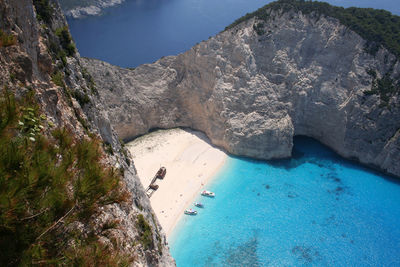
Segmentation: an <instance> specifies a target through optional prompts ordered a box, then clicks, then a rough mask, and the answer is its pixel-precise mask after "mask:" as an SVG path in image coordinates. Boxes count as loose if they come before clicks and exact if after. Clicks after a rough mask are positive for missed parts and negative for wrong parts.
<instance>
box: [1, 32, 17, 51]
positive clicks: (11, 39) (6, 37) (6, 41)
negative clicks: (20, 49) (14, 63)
mask: <svg viewBox="0 0 400 267" xmlns="http://www.w3.org/2000/svg"><path fill="white" fill-rule="evenodd" d="M16 43H17V38H16V37H15V36H14V35H12V34H6V33H5V32H3V31H2V30H1V29H0V47H7V46H11V45H15V44H16Z"/></svg>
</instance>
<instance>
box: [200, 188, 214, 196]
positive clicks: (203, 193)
mask: <svg viewBox="0 0 400 267" xmlns="http://www.w3.org/2000/svg"><path fill="white" fill-rule="evenodd" d="M201 195H202V196H206V197H215V194H214V193H213V192H211V191H207V190H204V191H203V192H201Z"/></svg>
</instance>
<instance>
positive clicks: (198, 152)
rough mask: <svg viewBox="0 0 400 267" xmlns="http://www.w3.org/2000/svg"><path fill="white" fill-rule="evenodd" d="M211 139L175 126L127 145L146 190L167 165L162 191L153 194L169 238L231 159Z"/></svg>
mask: <svg viewBox="0 0 400 267" xmlns="http://www.w3.org/2000/svg"><path fill="white" fill-rule="evenodd" d="M207 140H208V139H207V137H206V136H205V135H204V134H202V133H199V132H194V131H186V130H182V129H171V130H159V131H156V132H152V133H150V134H147V135H145V136H142V137H139V138H137V139H135V140H134V141H132V142H130V143H128V144H127V147H128V149H129V151H130V152H131V154H132V157H133V160H134V164H135V167H136V169H137V172H138V175H139V177H140V180H141V182H142V184H143V187H144V188H145V189H146V188H147V187H148V186H149V184H150V182H151V180H152V178H153V177H154V175H155V174H156V172H157V171H158V169H159V168H160V167H161V166H164V167H166V168H167V174H166V176H165V178H164V179H163V180H160V179H157V182H156V184H157V185H159V188H158V190H157V191H155V192H154V193H153V195H152V196H151V197H150V202H151V204H152V207H153V209H154V212H155V213H156V215H157V217H158V219H159V221H160V223H161V226H162V227H163V229H164V231H165V232H166V234H167V237H169V236H170V234H171V232H172V230H173V228H174V226H175V225H176V223H177V221H178V220H179V218H180V216H182V214H183V212H184V210H185V209H187V208H191V207H193V205H192V204H193V201H194V199H195V197H197V195H198V194H200V192H201V191H202V190H206V189H207V187H206V185H207V182H208V181H209V180H210V178H212V177H213V176H214V174H216V172H217V171H218V170H219V169H220V168H221V167H222V166H223V164H224V162H225V160H226V158H227V155H226V154H225V153H224V152H223V151H222V150H220V149H218V148H216V147H213V146H212V145H211V144H210V143H208V142H207Z"/></svg>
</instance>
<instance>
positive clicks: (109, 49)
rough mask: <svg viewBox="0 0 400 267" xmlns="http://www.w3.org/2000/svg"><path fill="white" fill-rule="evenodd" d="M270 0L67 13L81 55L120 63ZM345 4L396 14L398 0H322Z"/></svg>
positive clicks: (180, 46)
mask: <svg viewBox="0 0 400 267" xmlns="http://www.w3.org/2000/svg"><path fill="white" fill-rule="evenodd" d="M270 2H272V1H271V0H126V2H125V3H124V4H122V5H120V6H117V7H113V8H109V9H106V11H105V15H103V16H100V17H88V18H86V19H80V20H74V19H69V20H68V23H69V26H70V30H71V32H72V36H73V38H74V40H75V42H76V44H77V47H78V50H79V52H80V53H81V55H82V56H85V57H92V58H98V59H101V60H104V61H107V62H109V63H111V64H115V65H119V66H122V67H136V66H138V65H140V64H144V63H151V62H154V61H156V60H157V59H159V58H161V57H162V56H168V55H176V54H179V53H182V52H184V51H186V50H188V49H190V48H191V47H192V46H193V45H195V44H196V43H198V42H201V41H203V40H206V39H208V38H209V37H210V36H213V35H215V34H217V33H218V32H220V31H222V30H223V29H224V28H225V27H226V26H227V25H229V24H231V23H232V22H233V21H235V20H236V19H238V18H239V17H241V16H243V15H245V14H246V13H249V12H253V11H255V10H257V9H258V8H260V7H262V6H264V5H266V4H267V3H270ZM327 2H329V3H331V4H334V5H339V6H344V7H349V6H358V7H374V8H382V9H387V10H389V11H391V12H392V13H394V14H400V4H399V1H398V0H380V1H376V0H328V1H327Z"/></svg>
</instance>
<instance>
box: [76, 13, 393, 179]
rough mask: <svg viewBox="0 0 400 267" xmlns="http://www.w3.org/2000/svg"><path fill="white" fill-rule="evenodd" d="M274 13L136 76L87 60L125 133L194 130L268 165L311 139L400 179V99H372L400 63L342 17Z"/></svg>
mask: <svg viewBox="0 0 400 267" xmlns="http://www.w3.org/2000/svg"><path fill="white" fill-rule="evenodd" d="M268 14H269V15H268V18H266V19H265V20H261V19H259V18H257V17H253V18H249V19H247V20H245V21H244V22H242V23H240V24H238V25H236V26H234V27H232V28H230V29H228V30H226V31H224V32H222V33H220V34H218V35H217V36H215V37H212V38H210V39H209V40H207V41H204V42H201V43H200V44H198V45H196V46H194V47H193V48H192V49H191V50H189V51H187V52H186V53H183V54H180V55H178V56H170V57H165V58H162V59H160V60H159V61H157V62H155V63H153V64H147V65H143V66H140V67H138V68H136V69H135V70H128V69H122V68H119V67H116V66H112V65H110V64H107V63H104V62H101V61H97V60H92V59H83V61H82V64H83V65H84V66H85V67H86V68H87V69H88V71H89V72H90V73H91V74H92V76H93V78H94V81H95V83H96V84H97V85H98V89H99V94H100V97H101V99H102V100H103V102H104V106H105V108H106V109H107V112H108V116H109V118H110V121H111V123H112V125H113V126H114V127H115V129H116V131H117V133H118V135H119V136H120V137H121V138H123V139H131V138H134V137H136V136H138V135H141V134H144V133H146V132H148V131H149V130H150V129H152V128H171V127H177V126H184V127H191V128H193V129H197V130H201V131H203V132H205V133H206V134H207V136H208V137H209V138H210V139H211V140H212V142H213V143H214V144H216V145H218V146H221V147H223V148H224V149H226V150H227V151H228V152H230V153H233V154H236V155H243V156H249V157H255V158H260V159H271V158H283V157H289V156H290V155H291V149H292V145H293V141H292V140H293V136H294V135H307V136H310V137H313V138H315V139H317V140H319V141H321V142H322V143H324V144H326V145H328V146H329V147H331V148H332V149H334V150H335V151H337V152H338V153H339V154H341V155H342V156H344V157H346V158H352V159H357V160H359V161H360V162H362V163H364V164H369V165H372V166H376V167H378V168H380V169H382V170H384V171H386V172H388V173H391V174H393V175H396V176H400V164H398V162H399V160H400V98H399V95H398V92H397V93H392V94H390V96H387V97H385V99H383V97H382V96H379V94H371V93H370V92H371V90H372V88H373V87H374V86H376V83H377V82H380V81H382V80H383V77H387V78H388V79H389V80H390V81H392V80H394V81H398V80H399V77H400V76H399V75H400V64H399V61H398V60H397V58H396V57H395V56H394V55H393V54H391V53H390V52H388V51H387V50H386V49H385V48H383V47H379V49H378V51H377V52H376V54H375V55H371V54H370V53H368V52H366V49H365V48H366V47H367V46H368V45H367V42H366V41H365V40H364V39H363V38H361V37H360V36H359V35H358V34H357V33H355V32H353V31H351V30H350V29H349V28H348V27H346V26H344V25H342V24H341V23H340V22H339V21H338V20H337V19H334V18H331V17H328V16H324V15H320V14H319V15H316V14H315V13H310V14H303V13H302V12H301V11H294V10H286V11H285V12H283V11H282V10H279V9H278V10H275V9H274V10H273V9H271V10H268ZM385 75H386V76H385ZM381 78H382V79H381Z"/></svg>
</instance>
